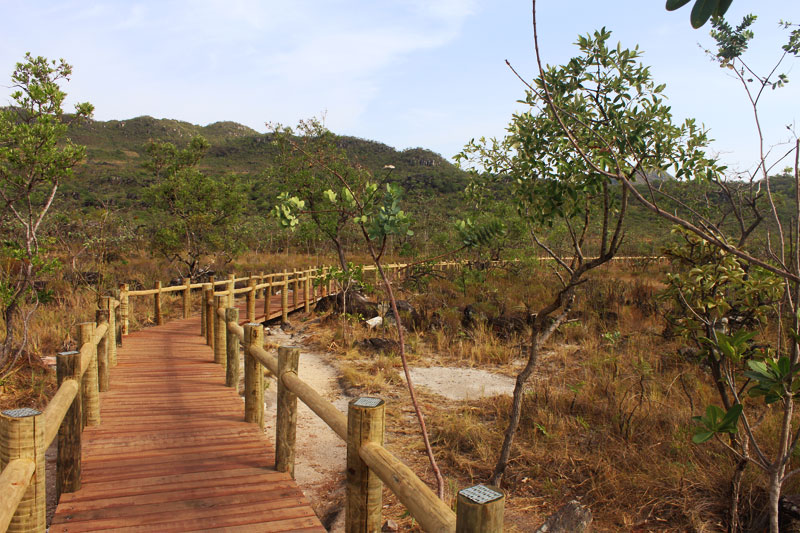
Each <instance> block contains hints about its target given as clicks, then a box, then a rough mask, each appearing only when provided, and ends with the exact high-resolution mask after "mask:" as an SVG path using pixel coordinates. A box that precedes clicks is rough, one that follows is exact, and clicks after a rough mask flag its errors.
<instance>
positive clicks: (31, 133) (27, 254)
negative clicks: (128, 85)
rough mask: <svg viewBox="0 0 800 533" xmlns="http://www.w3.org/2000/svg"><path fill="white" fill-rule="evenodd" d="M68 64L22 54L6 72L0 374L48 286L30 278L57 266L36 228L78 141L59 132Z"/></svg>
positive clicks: (1, 115) (0, 114) (63, 124)
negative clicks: (8, 76)
mask: <svg viewBox="0 0 800 533" xmlns="http://www.w3.org/2000/svg"><path fill="white" fill-rule="evenodd" d="M71 74H72V67H71V66H70V65H68V64H67V63H66V62H65V61H64V60H63V59H61V60H58V61H55V60H53V61H49V60H47V59H45V58H44V57H41V56H39V57H33V56H32V55H31V54H30V53H27V54H25V60H24V62H21V63H17V66H16V68H15V70H14V73H13V74H12V75H11V83H12V86H13V87H14V89H15V90H14V92H13V93H12V95H11V97H12V99H13V100H14V106H13V107H10V108H6V109H3V110H2V111H0V198H2V201H3V203H4V206H3V209H2V211H0V228H2V234H3V239H2V244H0V259H2V267H1V268H0V309H2V315H3V321H4V324H5V339H4V341H3V344H2V346H0V377H2V376H4V375H5V374H6V373H7V372H8V371H9V370H10V369H11V368H12V367H13V366H14V365H15V364H16V362H17V360H18V358H19V356H20V355H21V354H22V353H23V351H24V350H25V347H26V345H27V340H28V324H29V322H30V319H31V317H32V316H33V313H34V312H35V311H36V309H37V307H38V305H39V304H40V303H41V302H42V301H44V300H46V298H47V297H48V293H47V292H46V291H43V290H41V289H39V288H38V287H37V285H36V281H38V280H39V279H40V278H41V276H42V275H44V274H45V273H47V272H48V271H51V270H52V269H54V268H55V267H56V264H57V263H56V262H55V261H54V260H52V259H49V258H48V257H47V256H46V255H45V244H46V243H44V242H42V239H41V235H40V229H41V227H42V222H43V221H44V220H45V217H46V216H47V214H48V212H49V211H50V208H51V206H52V205H53V201H54V199H55V197H56V193H57V192H58V188H59V185H60V184H61V183H62V182H63V181H64V180H67V179H69V178H70V177H71V176H72V170H73V168H74V167H75V166H76V165H78V164H79V163H80V162H81V161H82V160H83V158H84V156H85V151H84V148H83V147H81V146H76V145H74V144H72V142H70V141H69V139H67V138H66V133H67V128H68V123H67V120H66V116H65V114H64V111H63V110H62V104H63V102H64V98H65V97H66V94H65V93H64V92H63V91H62V90H61V87H60V82H61V81H62V80H69V77H70V75H71ZM92 111H93V107H92V106H91V104H88V103H82V104H77V105H76V106H75V114H74V115H73V116H72V117H71V120H79V119H84V118H88V117H90V116H91V114H92Z"/></svg>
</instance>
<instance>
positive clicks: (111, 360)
mask: <svg viewBox="0 0 800 533" xmlns="http://www.w3.org/2000/svg"><path fill="white" fill-rule="evenodd" d="M101 302H102V303H101V304H100V309H105V310H106V311H108V344H107V346H108V364H109V366H110V367H115V366H117V316H116V315H117V312H116V309H115V308H114V299H113V298H111V297H110V296H103V298H102V300H101Z"/></svg>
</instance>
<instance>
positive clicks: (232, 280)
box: [225, 274, 236, 307]
mask: <svg viewBox="0 0 800 533" xmlns="http://www.w3.org/2000/svg"><path fill="white" fill-rule="evenodd" d="M227 286H228V305H226V306H225V307H236V295H235V294H233V291H234V289H236V274H230V275H229V276H228V285H227Z"/></svg>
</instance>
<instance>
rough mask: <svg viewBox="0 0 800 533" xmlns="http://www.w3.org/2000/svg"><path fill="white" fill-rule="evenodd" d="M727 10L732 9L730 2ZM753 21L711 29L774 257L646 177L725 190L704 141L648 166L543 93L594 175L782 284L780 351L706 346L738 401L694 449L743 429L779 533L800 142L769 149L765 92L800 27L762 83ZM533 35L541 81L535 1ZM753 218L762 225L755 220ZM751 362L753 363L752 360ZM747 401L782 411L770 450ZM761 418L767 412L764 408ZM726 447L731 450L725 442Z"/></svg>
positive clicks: (799, 363) (788, 444)
mask: <svg viewBox="0 0 800 533" xmlns="http://www.w3.org/2000/svg"><path fill="white" fill-rule="evenodd" d="M698 3H700V2H698ZM727 3H728V4H729V2H727ZM681 5H682V4H681ZM753 20H755V18H754V17H752V16H748V17H745V19H744V21H743V22H742V24H740V25H739V26H737V27H736V28H734V27H732V26H730V25H729V24H727V23H726V22H725V21H724V20H723V19H721V18H719V17H717V18H715V19H714V20H713V22H712V24H713V25H714V31H713V32H712V37H714V39H715V41H716V42H717V52H716V53H715V54H714V57H715V59H716V60H717V61H718V62H719V64H720V65H721V66H722V67H724V68H728V69H731V70H732V71H733V72H734V73H735V76H736V77H737V78H738V80H739V82H740V83H741V84H742V85H743V87H744V89H745V92H746V94H747V96H748V100H749V103H750V106H751V111H752V113H753V116H754V117H755V123H756V129H757V131H758V134H759V148H760V154H761V155H760V158H759V161H758V165H757V169H756V170H755V171H754V173H753V174H752V175H751V179H752V178H754V177H756V176H758V177H759V178H760V182H759V184H758V188H759V190H763V191H764V192H765V194H764V197H765V199H766V202H767V206H768V211H769V213H770V217H769V218H770V220H769V221H768V222H769V229H768V232H767V238H766V244H767V247H766V248H767V249H766V250H764V251H763V252H762V253H760V254H759V253H755V252H753V251H751V250H748V249H746V248H745V247H744V246H743V245H742V244H740V243H743V242H744V241H743V240H742V239H741V238H740V239H738V240H736V239H730V238H728V237H727V236H726V234H725V231H724V228H721V227H719V226H718V225H715V224H714V222H713V221H711V220H709V219H708V218H707V217H706V216H704V215H703V213H701V212H698V211H696V210H692V209H691V208H690V206H688V205H686V204H682V203H681V202H680V200H679V199H677V198H674V197H672V198H670V197H664V196H663V195H662V194H661V191H660V190H659V187H658V186H657V185H655V184H654V183H653V182H652V180H651V179H650V178H649V173H648V172H647V170H650V169H652V170H653V171H656V172H659V171H660V172H666V171H672V172H673V175H674V176H675V178H676V179H678V180H681V181H685V182H689V183H725V179H724V177H723V176H724V172H725V171H726V170H727V169H725V168H724V167H722V166H720V165H718V164H717V163H716V162H714V161H713V160H711V159H710V158H707V157H706V156H705V155H704V153H702V151H701V150H699V148H700V147H701V146H700V145H698V143H697V142H695V141H693V142H690V143H687V144H686V147H685V148H683V149H681V152H680V153H679V154H678V155H679V157H678V158H677V160H676V161H673V162H672V163H671V164H669V165H664V164H656V165H652V164H651V163H652V162H651V161H646V160H644V159H641V158H639V157H637V156H636V155H635V154H630V153H625V152H624V151H620V150H619V145H618V141H619V139H618V138H617V137H610V136H608V135H606V134H603V133H602V132H599V131H597V130H596V129H595V128H594V123H593V122H591V121H585V120H582V119H581V116H582V115H581V113H580V112H579V111H581V110H575V109H570V108H567V107H565V106H564V105H563V104H562V102H561V99H560V97H559V95H560V92H559V91H560V87H559V82H558V81H550V80H548V82H547V84H545V85H543V86H542V87H541V89H542V90H541V95H542V97H543V99H544V101H545V102H546V105H547V107H548V109H549V112H550V115H551V116H552V117H553V119H554V121H555V122H556V123H557V124H558V126H559V127H560V130H561V137H562V140H563V142H566V143H567V144H568V145H569V146H570V147H571V149H572V150H574V151H575V152H576V153H578V154H579V155H580V157H581V159H582V160H583V161H584V163H585V164H586V165H587V167H588V168H590V169H591V170H593V171H594V172H597V173H599V174H602V175H604V176H606V177H607V178H609V179H612V180H616V181H618V182H620V183H622V185H623V186H624V188H625V190H627V191H629V193H630V195H631V197H632V198H633V199H634V200H635V201H638V202H639V203H640V204H642V205H643V206H644V207H645V208H647V209H649V210H650V211H651V212H653V213H655V214H656V215H658V216H659V217H661V218H663V219H665V220H668V221H670V222H673V223H674V224H676V225H677V226H678V227H680V228H681V229H682V230H684V231H686V232H688V233H689V234H692V235H694V236H696V237H699V238H700V239H701V240H702V241H704V242H705V243H707V244H709V245H711V246H713V247H714V248H716V249H717V250H718V251H719V252H721V253H722V255H721V256H720V257H727V256H732V257H734V258H735V259H736V260H737V261H740V262H742V263H743V264H744V265H745V266H744V267H743V268H744V270H748V269H756V268H757V269H761V271H763V273H767V274H769V275H772V276H775V277H777V278H778V279H779V280H780V283H781V284H782V293H783V297H782V301H781V304H780V305H779V307H778V311H777V315H778V318H779V321H778V334H777V335H778V336H777V339H775V342H774V344H772V345H767V346H766V347H765V348H764V347H762V348H760V349H757V350H756V346H755V345H754V343H753V340H754V339H753V336H752V335H750V334H749V332H746V331H745V332H740V333H741V334H740V335H738V334H737V335H733V336H731V335H729V332H728V333H726V332H721V334H716V336H714V335H712V337H711V338H710V339H709V340H708V342H709V343H710V347H711V349H712V350H713V351H714V352H713V353H714V354H715V355H718V356H720V357H724V358H725V361H723V362H722V364H721V365H720V366H721V370H722V380H723V385H724V387H723V390H722V391H720V392H721V393H723V392H724V394H729V396H730V398H732V399H733V405H732V406H731V407H730V409H728V410H727V411H722V409H720V408H719V407H716V406H709V407H708V408H707V409H706V415H705V416H700V417H696V419H695V420H696V422H697V423H698V424H699V426H698V427H699V428H700V429H699V432H698V433H696V435H695V440H696V442H701V441H703V440H706V439H708V438H711V437H712V436H716V437H719V436H720V435H726V434H731V433H736V432H737V431H738V428H740V427H741V428H743V429H744V430H745V435H746V437H744V438H746V441H747V446H748V447H749V450H750V454H749V455H748V454H747V453H741V452H740V451H739V450H737V449H736V448H734V447H732V446H728V448H729V451H731V453H733V454H734V455H735V456H736V457H737V458H739V459H741V460H746V461H749V462H750V463H752V464H755V465H756V466H757V467H758V468H760V469H761V470H762V471H763V472H764V473H766V475H767V478H768V481H767V490H768V493H769V523H770V531H771V532H773V533H777V532H778V530H779V525H778V509H779V499H780V494H781V487H782V485H783V483H785V481H786V480H787V479H789V478H791V477H792V476H793V475H795V474H797V473H800V469H794V470H788V471H787V467H788V465H789V462H790V460H791V458H792V456H793V454H794V453H795V451H796V450H797V447H798V443H800V428H796V427H795V426H794V424H793V418H794V417H793V412H794V399H795V393H796V392H797V390H798V388H800V379H799V378H798V375H797V373H798V370H800V345H798V342H800V315H799V314H798V311H800V308H799V307H798V306H799V305H800V303H799V302H800V259H798V256H797V252H798V250H800V232H798V222H800V140H798V138H797V136H796V135H795V134H794V133H793V132H792V135H793V138H794V140H793V141H792V143H791V145H790V147H789V148H788V149H786V150H781V151H780V152H773V150H772V148H770V147H768V146H766V143H765V137H764V131H763V130H762V128H761V124H760V120H759V113H758V111H759V103H760V100H761V96H762V95H763V94H764V91H765V89H766V88H768V87H769V88H773V89H774V88H778V87H781V86H782V85H784V84H785V83H786V82H787V81H788V79H787V77H786V75H785V74H782V73H779V72H778V68H779V66H780V63H781V62H782V61H783V59H784V58H786V57H787V56H797V55H798V54H800V29H792V30H791V31H790V35H789V39H788V42H787V44H786V45H784V46H783V47H782V50H783V55H782V56H781V58H780V59H779V61H778V63H777V64H776V65H775V66H774V67H773V68H772V69H770V70H768V71H767V72H768V74H767V75H758V74H757V73H756V72H755V71H754V70H753V69H752V68H751V67H750V65H748V64H747V63H746V62H745V61H743V59H742V54H743V53H744V52H745V51H746V49H747V43H748V41H749V40H750V39H751V38H752V32H750V31H749V29H748V28H749V26H750V24H752V21H753ZM783 25H784V27H786V28H787V29H788V28H793V26H792V25H791V24H789V23H784V24H783ZM533 31H534V46H535V50H536V59H537V64H538V67H539V72H540V77H542V78H543V77H544V76H545V73H546V70H545V68H544V67H543V66H542V60H541V55H540V53H539V45H538V33H537V24H536V1H535V0H533ZM751 84H752V85H751ZM592 92H593V91H592V90H591V89H588V90H587V89H586V88H585V87H579V88H577V90H576V92H575V94H576V96H575V98H580V99H583V100H584V101H586V98H587V97H588V98H590V99H591V98H592V96H591V93H592ZM587 93H588V94H587ZM689 126H690V128H691V130H696V127H694V125H693V123H691V124H689ZM631 133H632V134H633V135H634V138H629V139H627V140H626V141H625V143H626V144H630V145H633V146H635V145H636V143H638V142H640V140H639V139H638V136H639V135H640V133H641V132H637V131H632V132H631ZM703 138H704V135H703ZM703 144H704V143H703ZM598 146H600V147H604V148H605V150H601V151H599V152H598V151H597V150H596V147H598ZM773 148H774V147H773ZM603 152H608V153H609V154H614V157H613V161H612V164H609V158H608V154H605V153H603ZM787 159H788V160H791V159H793V160H794V168H793V179H794V194H795V205H794V206H793V207H794V209H793V213H792V215H791V217H790V219H789V220H788V221H785V220H781V217H780V216H779V213H778V209H777V204H776V200H775V197H774V195H773V192H772V190H771V183H770V175H769V172H770V169H771V168H773V166H774V165H776V164H779V163H780V162H781V161H784V160H787ZM632 165H633V166H641V168H642V172H640V173H639V174H638V177H640V178H641V181H642V182H643V184H644V185H643V186H641V187H637V185H636V183H635V182H634V180H633V179H631V178H632V176H631V175H630V174H629V173H627V172H625V168H627V167H630V166H632ZM666 200H668V201H669V202H675V201H677V202H678V203H679V204H681V205H682V206H683V207H685V208H687V211H688V212H689V214H688V215H686V216H681V215H679V214H677V213H675V212H672V211H667V210H666V209H664V204H665V203H669V202H667V201H666ZM756 218H757V219H758V216H757V217H756ZM787 222H788V224H787ZM759 223H760V222H759ZM787 226H788V227H787ZM740 227H741V226H740ZM745 240H746V236H745ZM727 268H728V269H729V271H730V272H737V271H738V270H737V267H736V266H735V265H732V264H731V265H728V267H727ZM753 272H755V270H753ZM767 274H764V275H767ZM687 307H688V306H687ZM698 315H699V314H698ZM698 322H699V323H703V320H699V319H698ZM760 341H761V342H763V341H764V339H760ZM745 354H747V355H748V357H745ZM751 358H752V359H751ZM741 364H746V367H745V368H742V367H741ZM745 395H748V396H750V397H755V398H761V399H763V401H764V404H765V405H766V406H773V407H777V408H778V409H779V411H778V414H777V415H776V417H777V418H779V422H778V426H779V430H778V434H777V435H774V436H773V437H775V440H774V441H772V442H769V443H764V442H760V441H759V439H758V438H757V436H756V434H755V427H756V426H757V425H759V422H758V421H759V420H762V418H761V417H760V416H757V417H756V418H755V419H754V418H752V417H750V416H748V415H747V410H748V406H749V405H750V406H751V407H752V404H749V403H748V402H746V401H745V398H746V396H745ZM761 412H763V408H762V411H761ZM720 442H722V443H723V444H726V443H725V442H724V441H723V440H722V439H720Z"/></svg>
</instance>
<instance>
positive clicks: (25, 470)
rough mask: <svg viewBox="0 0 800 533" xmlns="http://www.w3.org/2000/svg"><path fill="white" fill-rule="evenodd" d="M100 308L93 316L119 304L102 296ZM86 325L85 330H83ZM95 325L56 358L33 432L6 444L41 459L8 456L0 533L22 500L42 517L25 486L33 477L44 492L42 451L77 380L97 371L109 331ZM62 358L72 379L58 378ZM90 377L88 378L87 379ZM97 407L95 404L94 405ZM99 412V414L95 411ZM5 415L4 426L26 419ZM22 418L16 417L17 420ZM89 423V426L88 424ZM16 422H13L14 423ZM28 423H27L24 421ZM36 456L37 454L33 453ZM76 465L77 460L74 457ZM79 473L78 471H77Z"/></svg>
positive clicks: (1, 477) (0, 491) (40, 499)
mask: <svg viewBox="0 0 800 533" xmlns="http://www.w3.org/2000/svg"><path fill="white" fill-rule="evenodd" d="M100 304H102V305H101V307H103V308H104V309H101V310H100V311H98V312H97V316H98V317H99V316H106V317H107V316H108V311H112V312H113V311H114V310H115V309H116V308H117V307H119V305H120V302H119V301H117V300H115V299H113V298H110V297H104V298H102V299H101V301H100ZM84 326H86V327H84ZM95 326H96V324H95V323H84V324H79V328H80V330H79V333H80V338H81V340H83V341H84V342H83V343H82V345H81V346H80V350H79V351H78V352H69V353H67V354H60V355H59V381H60V382H61V383H60V385H59V387H58V389H57V390H56V393H55V395H54V396H53V397H52V398H51V399H50V401H49V402H48V404H47V407H45V409H44V411H43V412H41V413H39V412H37V411H34V412H33V413H34V415H35V418H36V419H37V420H39V422H37V423H36V425H35V426H32V427H35V428H36V429H35V431H34V432H33V433H24V434H23V435H17V436H16V438H17V439H20V438H22V441H20V442H16V441H12V442H10V443H7V444H8V445H11V446H12V447H16V446H22V449H27V448H26V447H31V446H32V447H33V448H30V449H31V450H34V449H35V450H41V454H42V459H41V463H40V464H39V466H37V462H36V461H39V459H38V458H37V460H36V461H34V460H32V459H29V458H28V457H27V456H25V457H16V458H15V457H14V456H13V455H12V458H11V461H9V463H8V464H7V465H6V466H5V468H3V470H2V472H0V531H5V530H6V529H7V528H8V527H9V525H10V524H11V523H12V521H13V520H14V516H15V515H16V513H17V510H18V508H19V506H20V503H21V502H22V501H23V499H25V501H26V502H29V503H27V504H26V505H27V506H28V507H30V506H31V505H32V506H34V508H35V509H36V511H35V513H36V515H37V517H39V516H40V515H41V517H43V516H44V508H45V494H44V492H43V491H40V489H38V488H37V489H36V491H35V494H34V495H33V496H32V497H31V496H29V497H28V499H26V498H25V494H26V493H27V492H28V491H29V487H30V486H31V482H32V479H33V477H34V475H36V477H37V482H36V486H37V487H38V486H39V485H40V484H41V486H42V489H44V484H43V482H42V481H41V479H42V478H39V477H38V476H40V475H41V476H43V475H44V471H43V470H42V471H41V472H39V471H37V469H38V468H41V467H42V465H44V461H43V457H44V456H43V454H44V450H46V449H47V448H48V447H49V446H50V444H52V442H53V441H54V440H55V438H56V437H57V436H58V435H59V434H60V432H61V430H62V429H63V425H64V424H65V421H66V420H65V419H66V415H67V413H68V412H69V411H70V409H71V408H72V407H73V405H74V403H75V401H76V398H78V395H79V394H81V392H82V387H81V384H80V380H81V378H82V376H83V375H84V374H85V373H86V372H87V371H89V369H92V371H93V372H95V373H96V372H97V371H98V367H97V365H96V361H97V347H98V345H104V344H106V343H107V341H108V338H109V337H111V335H110V334H111V332H112V331H111V330H110V328H109V324H108V322H107V321H104V322H103V323H101V324H100V325H99V326H96V327H95ZM62 355H68V356H72V357H73V359H72V365H73V366H72V368H73V370H72V372H73V374H72V376H73V377H72V378H68V379H63V380H62V378H61V374H60V373H61V362H60V361H61V359H60V358H61V357H62ZM87 377H92V376H87ZM93 380H94V381H93V382H94V384H95V385H97V382H98V376H97V375H95V376H93ZM86 392H88V394H89V395H90V396H91V395H92V394H93V392H94V394H95V395H96V394H97V391H96V390H95V391H92V390H91V387H90V388H89V389H88V390H87V391H86ZM92 401H93V402H97V401H99V399H98V398H97V397H94V398H92ZM98 405H99V404H98ZM98 412H99V411H98ZM4 414H7V415H8V416H9V417H10V418H6V419H5V422H4V423H6V424H9V423H22V422H19V421H22V420H26V418H25V417H28V416H29V414H27V413H26V414H21V415H17V414H11V412H8V413H4ZM20 416H21V417H22V418H18V417H20ZM92 420H95V422H99V416H98V417H95V418H94V419H92ZM92 420H90V423H91V422H92ZM15 421H17V422H15ZM72 422H73V423H77V425H76V426H75V428H76V429H75V430H76V431H78V433H80V430H81V426H82V424H81V421H80V419H79V418H78V419H74V420H73V421H72ZM24 423H28V422H24ZM28 438H31V439H33V440H32V441H31V442H28V441H27V439H28ZM61 448H62V446H61V443H59V459H58V468H59V474H60V473H61V468H62V464H61V459H62V452H63V453H64V454H66V450H62V449H61ZM36 453H37V455H36V456H35V457H38V453H39V452H38V451H37V452H36ZM77 460H78V464H79V461H80V459H79V458H78V459H77ZM78 468H79V467H78ZM78 471H79V470H78ZM62 488H63V487H62ZM21 512H31V511H30V509H26V510H24V511H22V510H21ZM24 520H25V525H24V526H23V529H24V530H25V531H29V530H37V528H38V527H39V526H41V528H42V529H41V531H44V519H43V518H42V519H41V524H39V519H38V518H37V519H36V520H34V521H27V519H24Z"/></svg>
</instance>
